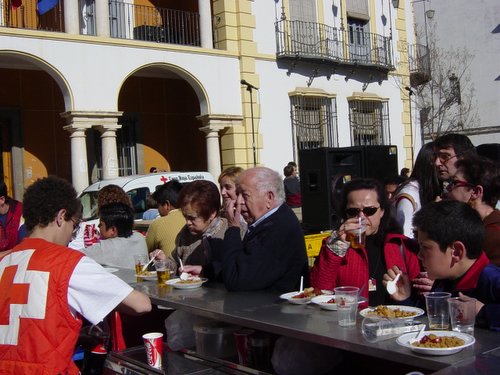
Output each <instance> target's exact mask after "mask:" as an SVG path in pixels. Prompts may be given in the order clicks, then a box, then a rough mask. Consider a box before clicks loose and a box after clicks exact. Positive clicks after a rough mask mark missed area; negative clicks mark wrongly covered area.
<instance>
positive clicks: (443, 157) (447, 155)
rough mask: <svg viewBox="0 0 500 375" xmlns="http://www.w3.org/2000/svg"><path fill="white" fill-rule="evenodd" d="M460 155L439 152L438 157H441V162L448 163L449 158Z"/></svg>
mask: <svg viewBox="0 0 500 375" xmlns="http://www.w3.org/2000/svg"><path fill="white" fill-rule="evenodd" d="M456 157H458V155H449V154H446V153H443V152H438V153H437V154H436V158H437V159H439V161H440V162H441V163H443V164H444V163H446V162H447V161H448V160H451V159H453V158H456Z"/></svg>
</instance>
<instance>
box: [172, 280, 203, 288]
mask: <svg viewBox="0 0 500 375" xmlns="http://www.w3.org/2000/svg"><path fill="white" fill-rule="evenodd" d="M207 280H208V279H205V278H201V280H200V281H197V282H194V283H188V284H185V283H179V281H181V279H179V278H176V279H170V280H167V283H166V284H167V285H171V286H173V287H174V288H177V289H195V288H199V287H200V286H202V285H203V283H204V282H206V281H207Z"/></svg>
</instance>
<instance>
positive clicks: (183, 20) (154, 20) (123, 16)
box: [0, 0, 201, 46]
mask: <svg viewBox="0 0 500 375" xmlns="http://www.w3.org/2000/svg"><path fill="white" fill-rule="evenodd" d="M71 1H76V0H71ZM36 4H37V0H24V1H23V5H22V6H20V7H19V8H17V9H14V8H12V7H11V6H10V4H9V3H8V2H6V1H3V2H0V26H5V27H12V28H22V29H31V30H46V31H57V32H64V11H63V9H64V1H59V2H58V4H57V6H56V7H55V8H53V9H52V10H50V11H49V12H47V13H45V14H44V15H39V14H38V12H37V7H36ZM94 17H95V16H94V11H93V6H92V4H90V7H89V9H86V10H85V11H84V14H82V15H80V19H85V25H86V26H85V27H83V26H82V25H80V26H81V27H80V30H81V32H82V33H83V34H87V35H93V34H95V32H94V30H93V27H89V25H94V24H95V19H94ZM199 19H200V16H199V14H198V13H193V12H185V11H181V10H176V9H167V8H158V7H152V6H142V5H134V4H127V3H122V2H119V1H116V0H111V1H109V22H110V34H111V37H113V38H120V39H136V40H144V41H149V42H157V43H170V44H181V45H188V46H200V45H201V42H200V26H199V25H200V22H199Z"/></svg>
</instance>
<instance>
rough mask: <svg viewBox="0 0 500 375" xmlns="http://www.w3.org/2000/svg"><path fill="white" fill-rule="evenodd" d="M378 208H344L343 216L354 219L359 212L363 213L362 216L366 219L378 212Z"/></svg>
mask: <svg viewBox="0 0 500 375" xmlns="http://www.w3.org/2000/svg"><path fill="white" fill-rule="evenodd" d="M379 208H380V206H379V207H373V206H372V207H363V208H357V207H351V208H346V210H345V214H346V215H347V217H356V216H358V215H359V214H360V213H361V212H363V215H365V216H366V217H368V216H372V215H375V212H377V211H378V209H379Z"/></svg>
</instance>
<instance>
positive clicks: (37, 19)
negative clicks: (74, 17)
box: [0, 0, 64, 32]
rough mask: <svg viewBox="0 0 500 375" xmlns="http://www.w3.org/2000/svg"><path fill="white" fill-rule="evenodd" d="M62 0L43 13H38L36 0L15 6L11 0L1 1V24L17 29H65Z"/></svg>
mask: <svg viewBox="0 0 500 375" xmlns="http://www.w3.org/2000/svg"><path fill="white" fill-rule="evenodd" d="M61 3H62V1H60V2H58V3H57V5H56V6H55V7H54V8H53V9H52V10H51V11H50V12H47V13H45V14H43V15H40V14H38V11H37V8H36V4H37V1H36V0H25V1H23V2H22V4H21V6H20V7H18V8H14V7H12V6H11V4H10V1H0V26H3V27H12V28H16V29H30V30H45V31H59V32H62V31H64V14H63V10H62V4H61Z"/></svg>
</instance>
